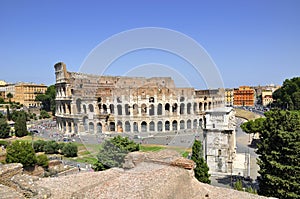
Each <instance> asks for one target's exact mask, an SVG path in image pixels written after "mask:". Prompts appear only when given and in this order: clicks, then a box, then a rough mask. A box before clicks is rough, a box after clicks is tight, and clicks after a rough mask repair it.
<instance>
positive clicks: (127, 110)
mask: <svg viewBox="0 0 300 199" xmlns="http://www.w3.org/2000/svg"><path fill="white" fill-rule="evenodd" d="M125 115H130V110H129V105H128V104H125Z"/></svg>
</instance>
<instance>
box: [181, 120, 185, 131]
mask: <svg viewBox="0 0 300 199" xmlns="http://www.w3.org/2000/svg"><path fill="white" fill-rule="evenodd" d="M184 128H185V127H184V120H180V129H181V130H182V129H184Z"/></svg>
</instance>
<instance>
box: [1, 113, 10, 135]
mask: <svg viewBox="0 0 300 199" xmlns="http://www.w3.org/2000/svg"><path fill="white" fill-rule="evenodd" d="M9 132H10V127H9V125H8V124H7V122H6V120H5V118H0V138H8V137H9Z"/></svg>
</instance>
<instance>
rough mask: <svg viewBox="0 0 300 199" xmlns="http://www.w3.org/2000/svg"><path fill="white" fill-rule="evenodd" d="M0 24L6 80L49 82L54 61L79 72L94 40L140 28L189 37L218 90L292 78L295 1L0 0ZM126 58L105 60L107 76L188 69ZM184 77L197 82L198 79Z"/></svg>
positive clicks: (297, 51)
mask: <svg viewBox="0 0 300 199" xmlns="http://www.w3.org/2000/svg"><path fill="white" fill-rule="evenodd" d="M0 25H1V26H0V30H1V31H0V44H1V45H0V65H1V70H0V79H2V80H5V81H8V82H18V81H26V82H36V83H44V84H47V85H50V84H54V83H55V76H54V68H53V65H54V64H55V63H56V62H59V61H63V62H65V63H66V64H67V68H68V70H69V71H79V69H80V66H81V64H82V63H83V61H84V60H85V58H86V57H87V56H88V54H89V53H90V52H91V50H92V49H94V48H95V47H96V46H97V45H98V44H99V43H101V42H103V41H104V40H105V39H107V38H109V37H111V36H112V35H114V34H117V33H120V32H122V31H126V30H129V29H133V28H142V27H162V28H168V29H172V30H176V31H179V32H181V33H183V34H185V35H187V36H189V37H191V38H193V39H194V40H195V41H197V42H198V43H199V44H200V45H202V46H203V48H204V49H205V50H206V51H207V52H208V54H209V55H210V56H211V58H212V59H213V61H214V62H215V64H216V65H217V67H218V69H219V71H220V74H221V76H222V78H223V81H224V85H225V87H238V86H240V85H259V84H260V85H265V84H270V83H274V84H281V83H282V81H283V80H284V79H286V78H292V77H294V76H300V38H299V35H300V1H298V0H294V1H292V0H281V1H278V0H251V1H250V0H249V1H238V0H236V1H233V0H228V1H223V0H219V1H216V0H212V1H209V0H207V1H201V0H200V1H199V0H198V1H196V0H195V1H170V0H165V1H159V0H153V1H146V0H145V1H141V0H139V1H138V0H132V1H113V0H112V1H90V0H87V1H71V0H69V1H66V0H51V1H50V0H49V1H30V0H27V1H25V0H1V1H0ZM141 53H142V54H141ZM128 57H129V58H130V59H129V58H127V59H126V55H125V56H124V57H122V58H120V59H119V60H117V61H116V62H115V63H113V65H112V67H111V68H110V70H108V71H107V74H111V75H122V74H124V73H120V71H121V70H120V67H123V66H125V65H126V66H129V67H132V68H133V67H135V66H136V64H143V63H145V64H147V63H161V62H162V64H166V63H167V64H168V65H172V64H173V65H177V66H176V67H179V68H181V69H184V70H185V69H186V68H185V67H188V66H187V65H185V63H184V62H183V61H182V60H181V61H180V60H178V59H176V58H174V57H173V58H174V59H172V56H169V55H167V54H166V53H165V52H159V51H152V52H149V50H145V51H144V52H137V53H136V54H134V53H131V55H128ZM162 60H163V61H162ZM166 60H168V61H166ZM130 65H132V66H130ZM186 71H189V70H186ZM123 72H124V71H123ZM167 75H168V74H163V76H167ZM191 76H192V74H191ZM186 78H187V79H189V77H186ZM190 81H191V85H192V86H195V87H202V88H203V87H204V84H203V83H199V82H203V80H201V77H200V78H199V79H197V78H196V77H191V80H190Z"/></svg>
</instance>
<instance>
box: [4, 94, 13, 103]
mask: <svg viewBox="0 0 300 199" xmlns="http://www.w3.org/2000/svg"><path fill="white" fill-rule="evenodd" d="M6 97H7V98H8V100H9V103H11V99H12V98H13V97H14V96H13V94H11V93H7V95H6Z"/></svg>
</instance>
